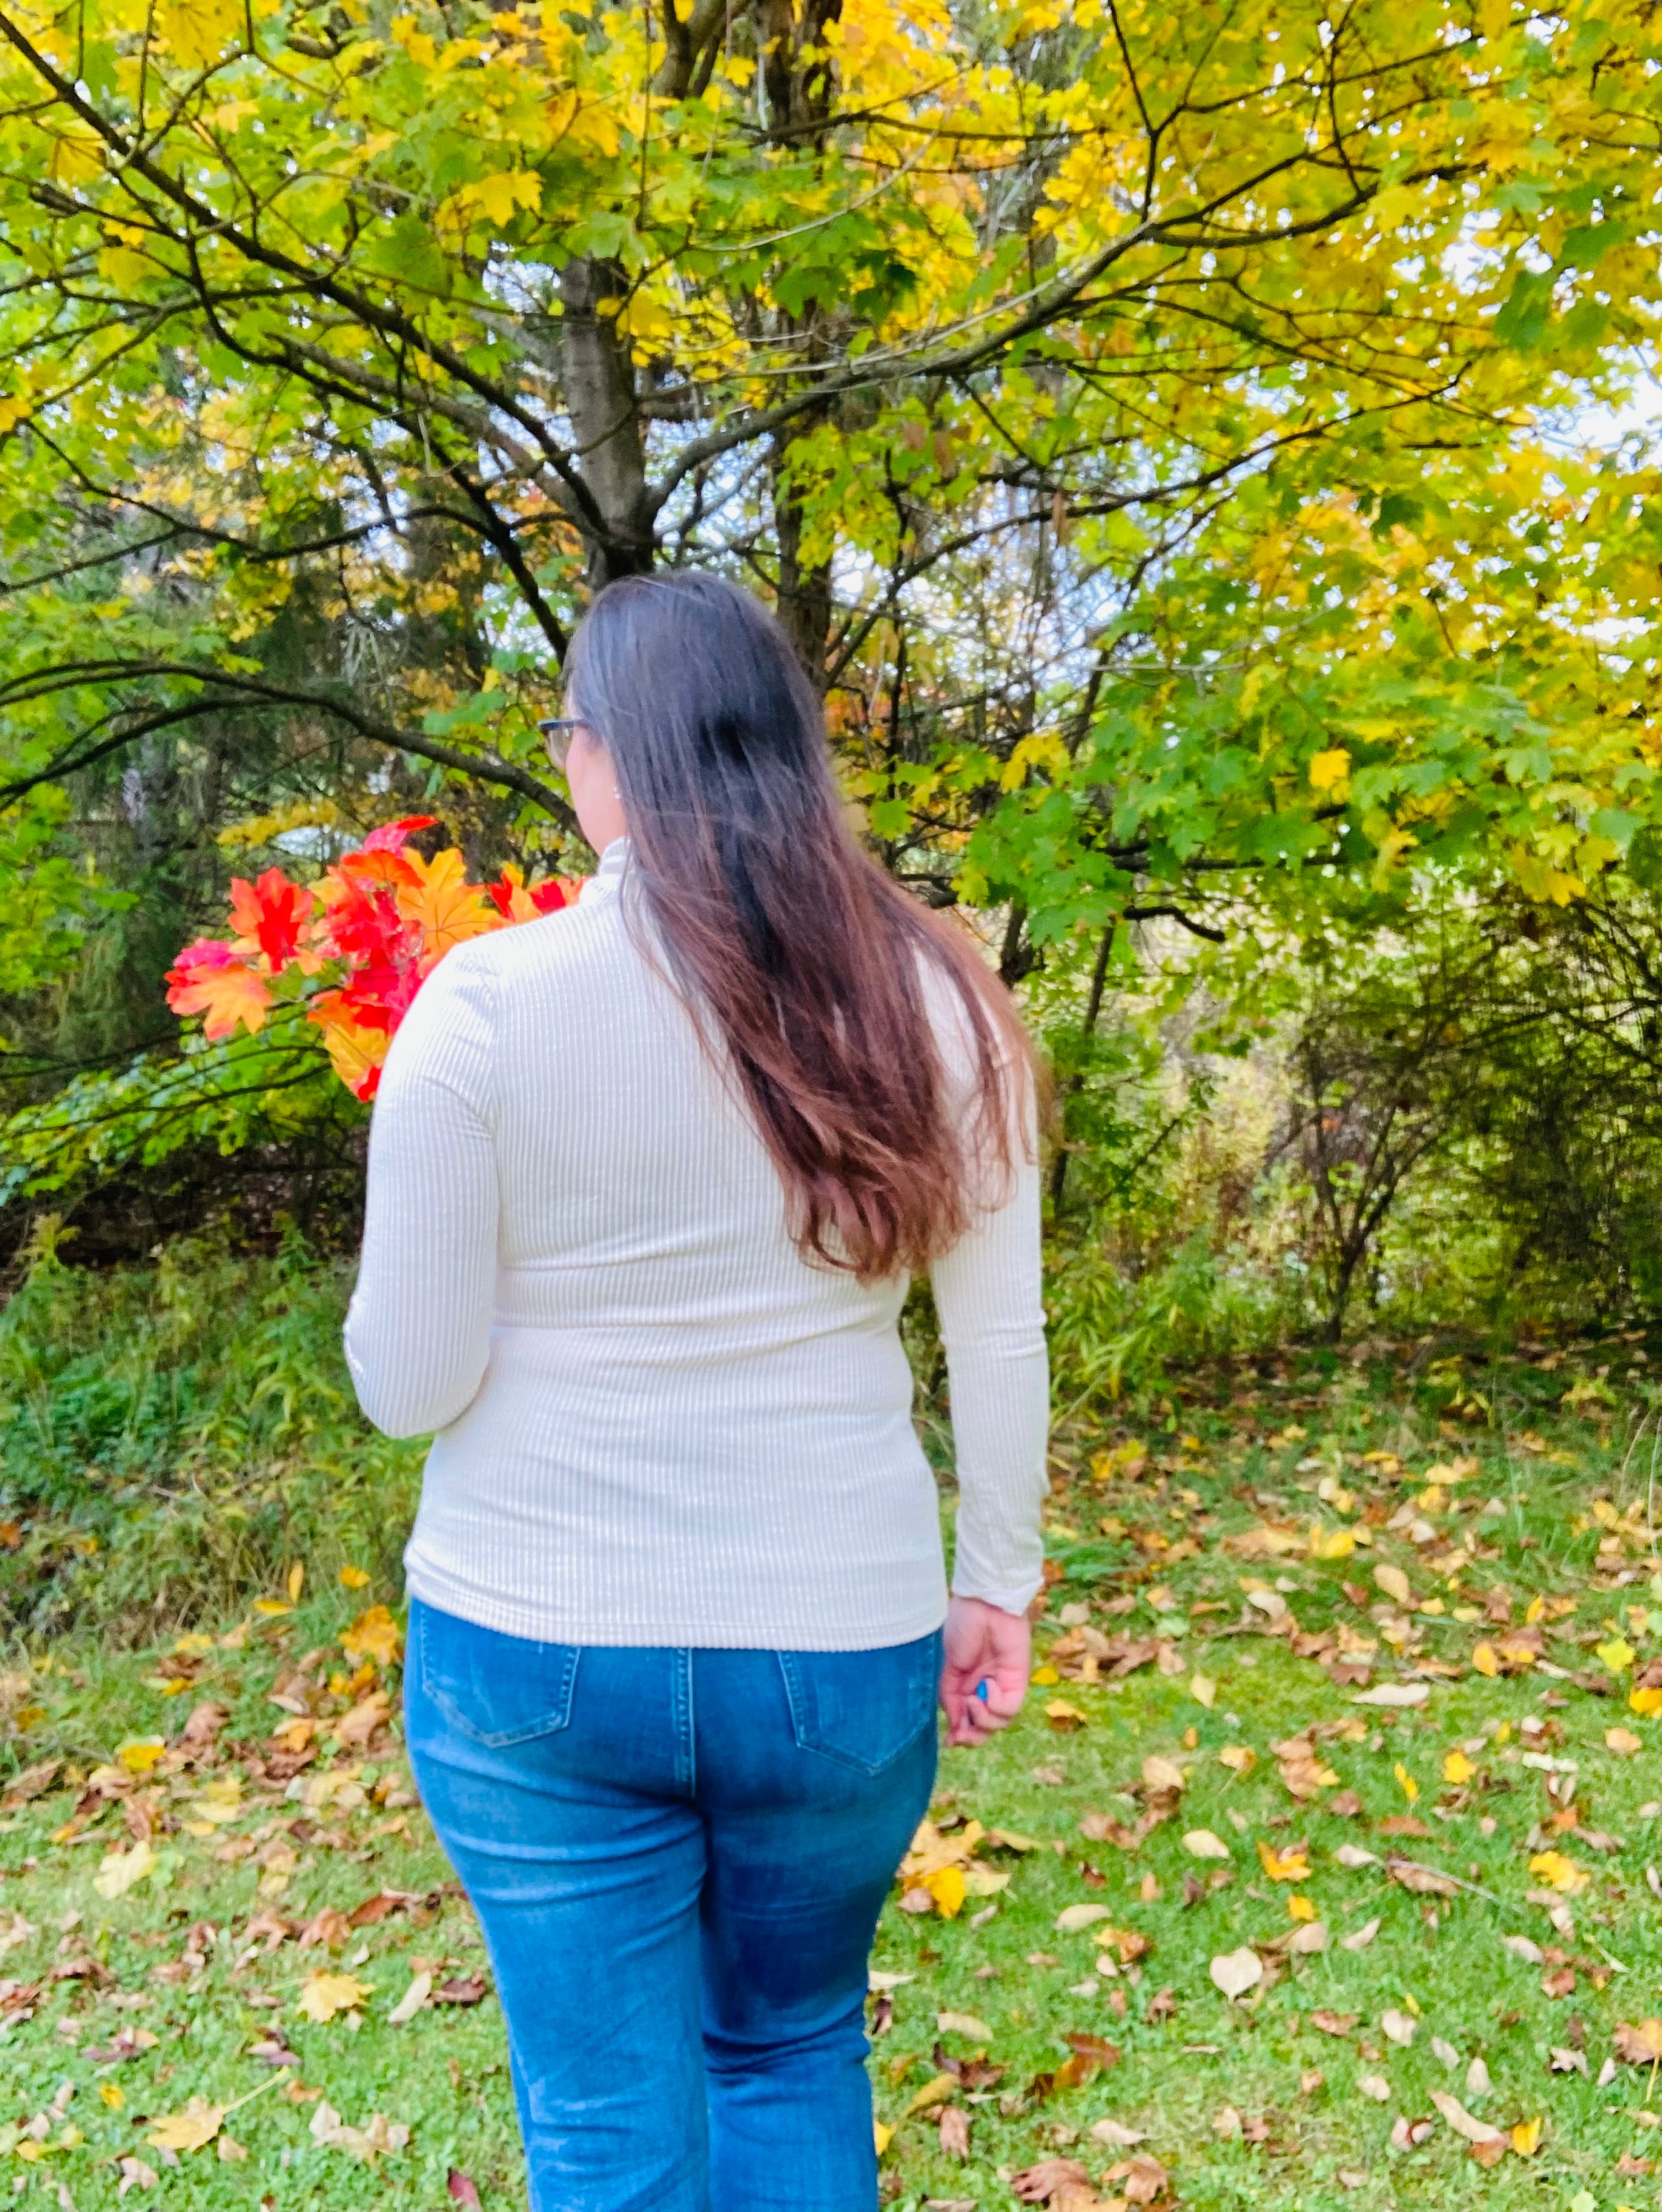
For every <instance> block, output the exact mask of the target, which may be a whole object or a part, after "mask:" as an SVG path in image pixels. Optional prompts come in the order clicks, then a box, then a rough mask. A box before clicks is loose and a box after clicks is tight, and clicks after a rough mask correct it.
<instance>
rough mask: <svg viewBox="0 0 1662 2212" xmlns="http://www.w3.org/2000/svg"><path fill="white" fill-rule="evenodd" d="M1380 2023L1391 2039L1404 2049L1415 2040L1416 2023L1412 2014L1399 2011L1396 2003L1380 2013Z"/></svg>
mask: <svg viewBox="0 0 1662 2212" xmlns="http://www.w3.org/2000/svg"><path fill="white" fill-rule="evenodd" d="M1379 2025H1380V2027H1382V2028H1383V2029H1384V2030H1385V2033H1386V2035H1388V2036H1389V2037H1390V2039H1391V2041H1392V2042H1393V2043H1394V2044H1397V2045H1399V2046H1400V2047H1401V2048H1402V2049H1403V2050H1404V2051H1406V2050H1407V2048H1408V2046H1409V2044H1410V2043H1412V2042H1413V2040H1414V2027H1415V2023H1414V2020H1413V2018H1412V2016H1411V2015H1409V2014H1408V2013H1405V2012H1398V2011H1397V2008H1396V2007H1395V2006H1394V2005H1393V2006H1392V2007H1391V2008H1390V2009H1389V2010H1388V2011H1386V2012H1385V2013H1383V2014H1382V2015H1380V2019H1379Z"/></svg>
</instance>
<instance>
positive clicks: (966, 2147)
mask: <svg viewBox="0 0 1662 2212" xmlns="http://www.w3.org/2000/svg"><path fill="white" fill-rule="evenodd" d="M941 2149H942V2150H943V2151H944V2152H945V2153H946V2154H947V2157H948V2158H959V2159H963V2158H968V2156H969V2155H970V2116H969V2114H968V2113H967V2112H965V2110H964V2108H963V2106H961V2105H947V2106H944V2107H943V2108H942V2111H941Z"/></svg>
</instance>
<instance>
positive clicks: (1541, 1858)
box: [1529, 1851, 1592, 1897]
mask: <svg viewBox="0 0 1662 2212" xmlns="http://www.w3.org/2000/svg"><path fill="white" fill-rule="evenodd" d="M1529 1870H1530V1872H1531V1874H1532V1875H1535V1876H1536V1877H1537V1880H1538V1881H1544V1882H1546V1883H1547V1884H1548V1885H1549V1887H1551V1888H1553V1889H1556V1890H1561V1891H1562V1893H1563V1894H1564V1895H1565V1896H1566V1897H1574V1895H1575V1894H1576V1893H1577V1892H1578V1891H1579V1890H1583V1889H1585V1888H1586V1886H1587V1884H1588V1882H1589V1881H1592V1875H1590V1874H1588V1873H1587V1872H1586V1869H1584V1868H1582V1867H1579V1866H1577V1864H1576V1863H1575V1861H1574V1859H1572V1858H1566V1857H1565V1856H1564V1854H1563V1852H1562V1851H1537V1853H1536V1854H1535V1857H1533V1858H1532V1859H1531V1861H1530V1863H1529Z"/></svg>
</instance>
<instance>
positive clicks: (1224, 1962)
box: [1207, 1944, 1263, 2002]
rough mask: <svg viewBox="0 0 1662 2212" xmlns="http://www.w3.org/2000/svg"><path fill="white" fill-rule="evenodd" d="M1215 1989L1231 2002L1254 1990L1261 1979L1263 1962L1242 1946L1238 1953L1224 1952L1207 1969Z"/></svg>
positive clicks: (1255, 1954)
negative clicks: (1220, 1991)
mask: <svg viewBox="0 0 1662 2212" xmlns="http://www.w3.org/2000/svg"><path fill="white" fill-rule="evenodd" d="M1207 1971H1208V1973H1209V1974H1210V1975H1211V1977H1212V1981H1213V1984H1214V1985H1215V1987H1216V1988H1218V1989H1220V1990H1222V1991H1223V1994H1224V1995H1225V1996H1227V1997H1228V1998H1229V1999H1230V2000H1231V2002H1233V2000H1234V1999H1235V1998H1236V1997H1240V1996H1245V1994H1246V1992H1247V1991H1248V1990H1255V1989H1257V1986H1258V1984H1259V1983H1260V1982H1261V1981H1262V1980H1263V1960H1262V1959H1260V1958H1259V1956H1258V1954H1257V1952H1256V1951H1253V1950H1250V1949H1249V1948H1247V1947H1246V1945H1245V1944H1243V1945H1242V1946H1241V1948H1240V1949H1239V1951H1226V1952H1223V1953H1221V1954H1220V1955H1219V1956H1218V1957H1217V1958H1215V1959H1214V1960H1213V1961H1212V1963H1211V1965H1210V1966H1209V1967H1208V1969H1207Z"/></svg>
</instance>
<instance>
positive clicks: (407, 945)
mask: <svg viewBox="0 0 1662 2212" xmlns="http://www.w3.org/2000/svg"><path fill="white" fill-rule="evenodd" d="M434 818H435V817H433V816H431V815H428V814H410V815H406V816H405V817H404V819H403V820H402V821H399V822H387V823H383V824H382V825H381V827H380V829H372V830H371V831H370V832H369V835H368V836H367V837H366V838H365V839H364V841H363V842H362V845H361V846H359V847H358V848H357V849H356V851H355V852H350V853H345V854H342V856H341V858H340V859H339V860H337V861H336V862H335V864H334V866H332V868H330V869H329V870H328V871H327V872H326V874H324V875H323V876H321V877H320V878H319V879H318V881H317V882H316V883H312V884H296V883H292V882H290V880H289V878H288V877H287V876H285V875H284V874H283V871H282V869H281V868H267V869H266V871H265V874H264V875H262V876H261V877H260V878H259V879H258V881H257V882H254V883H252V884H251V883H248V882H247V881H245V880H244V879H243V878H241V877H240V876H239V877H234V878H232V882H231V928H232V931H233V934H232V936H231V937H230V938H229V939H224V938H217V937H204V938H198V940H197V942H196V943H195V944H194V945H186V948H185V950H184V951H182V952H181V953H180V956H179V957H178V958H177V959H176V960H175V961H174V964H173V966H172V967H171V968H170V969H168V970H167V1004H168V1005H169V1006H171V1007H172V1008H173V1010H174V1012H175V1013H176V1014H186V1015H190V1014H200V1015H202V1016H203V1017H204V1020H203V1025H202V1026H203V1034H204V1036H206V1037H207V1038H208V1039H209V1040H210V1042H212V1041H214V1040H216V1039H218V1038H221V1037H227V1036H231V1035H232V1034H233V1033H234V1031H235V1030H238V1029H246V1030H248V1031H250V1033H253V1032H255V1031H257V1030H260V1029H262V1028H263V1027H264V1026H265V1020H266V1018H267V1016H268V1014H269V1013H270V1012H271V1008H272V1007H273V1006H277V1005H280V1004H283V1003H289V1004H303V1005H304V1006H305V1010H306V1015H307V1019H308V1020H310V1021H313V1022H314V1023H315V1024H317V1026H318V1028H319V1029H320V1030H321V1031H322V1032H323V1042H324V1044H325V1045H326V1048H327V1049H328V1054H329V1058H330V1060H331V1062H332V1064H333V1066H334V1070H335V1073H336V1074H337V1075H338V1076H339V1078H340V1079H341V1081H342V1082H343V1083H344V1085H346V1087H347V1089H348V1090H349V1091H351V1092H352V1094H353V1096H354V1097H358V1098H363V1099H368V1098H373V1097H374V1095H375V1087H376V1085H378V1084H379V1082H380V1070H381V1063H382V1061H383V1060H385V1059H386V1057H387V1046H388V1045H389V1044H391V1042H392V1041H393V1034H394V1032H395V1031H396V1030H397V1029H398V1026H399V1023H400V1022H401V1021H402V1020H403V1019H404V1017H405V1014H406V1013H407V1012H409V1010H410V1006H411V1001H412V1000H414V998H415V995H416V994H417V991H418V990H419V989H420V988H421V986H422V984H423V981H424V980H425V979H426V977H427V976H429V975H431V973H432V972H433V970H434V969H435V968H436V967H437V965H438V963H439V962H440V961H441V960H442V959H443V957H444V956H445V954H446V953H447V952H448V951H449V950H450V948H451V946H452V945H460V944H461V943H462V942H463V941H464V940H465V939H467V938H470V937H479V936H482V935H483V934H484V932H485V931H486V930H490V929H505V928H507V927H508V926H509V925H510V924H511V923H514V922H518V921H535V920H536V918H537V917H538V916H539V915H545V914H551V913H553V912H554V911H555V910H556V909H557V908H559V907H563V906H567V905H569V903H570V902H571V901H572V899H573V898H574V897H575V894H576V890H577V886H576V885H575V884H569V883H563V882H561V881H559V880H557V878H553V877H549V878H546V879H545V881H543V882H541V883H539V884H527V883H526V881H525V879H524V877H523V876H522V875H521V872H520V871H519V870H518V869H517V868H514V867H511V866H510V867H506V868H504V869H503V870H502V875H501V876H500V878H498V879H497V880H496V882H495V883H491V884H471V883H469V882H468V881H467V878H466V868H465V866H464V864H463V860H462V856H461V854H460V853H458V852H457V851H455V850H454V848H447V849H446V850H445V851H443V852H441V853H435V854H434V856H433V858H432V859H431V860H423V858H422V856H421V854H419V853H417V852H414V851H411V850H409V849H407V848H408V843H409V840H410V839H411V837H412V836H414V835H415V833H416V832H417V830H418V829H430V828H431V827H432V825H433V822H434Z"/></svg>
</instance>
